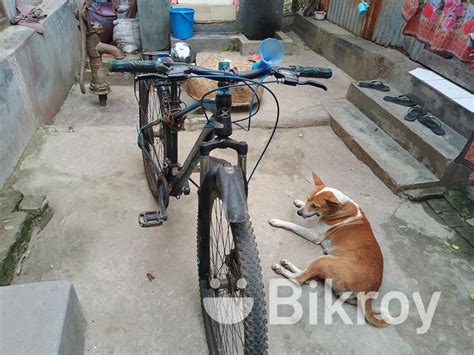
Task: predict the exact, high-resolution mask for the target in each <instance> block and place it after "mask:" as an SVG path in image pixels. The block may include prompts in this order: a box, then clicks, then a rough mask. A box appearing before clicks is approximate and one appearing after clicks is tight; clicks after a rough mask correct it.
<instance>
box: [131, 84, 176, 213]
mask: <svg viewBox="0 0 474 355" xmlns="http://www.w3.org/2000/svg"><path fill="white" fill-rule="evenodd" d="M160 90H167V88H160V87H157V86H154V85H153V81H152V80H141V81H140V82H139V83H138V107H139V109H138V114H139V125H140V128H141V127H143V126H145V125H147V124H150V123H152V122H155V121H156V120H158V119H161V120H162V119H163V112H161V110H162V105H161V98H162V94H161V92H160ZM168 137H169V128H168V127H167V126H166V124H165V123H164V122H163V121H161V123H159V124H157V125H154V126H152V127H149V128H145V129H144V131H143V142H144V147H143V149H145V150H146V151H147V152H148V153H149V154H150V155H151V157H152V160H153V162H151V161H150V158H149V157H147V153H145V152H144V151H143V150H142V160H143V166H144V169H145V176H146V180H147V183H148V187H149V189H150V191H151V193H152V195H153V197H154V198H155V200H156V201H157V202H158V203H159V202H160V201H159V191H160V189H165V191H164V193H165V207H168V204H169V196H168V191H166V180H165V179H166V176H167V170H166V169H167V168H166V158H167V156H168V155H167V150H166V141H167V139H169V138H168ZM152 164H154V165H155V167H156V168H158V170H160V171H161V176H158V174H157V172H156V169H155V167H153V166H152ZM160 167H161V168H160Z"/></svg>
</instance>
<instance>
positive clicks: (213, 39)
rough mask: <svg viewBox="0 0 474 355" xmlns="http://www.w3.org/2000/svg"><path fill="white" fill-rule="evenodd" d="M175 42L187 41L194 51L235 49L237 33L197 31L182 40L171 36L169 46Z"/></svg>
mask: <svg viewBox="0 0 474 355" xmlns="http://www.w3.org/2000/svg"><path fill="white" fill-rule="evenodd" d="M176 42H186V43H188V44H189V45H190V46H191V48H192V50H193V52H194V53H199V52H203V51H237V50H239V39H238V37H237V33H209V32H197V33H194V34H193V37H191V38H189V39H187V40H185V41H183V40H181V39H177V38H175V37H173V36H171V46H173V44H175V43H176Z"/></svg>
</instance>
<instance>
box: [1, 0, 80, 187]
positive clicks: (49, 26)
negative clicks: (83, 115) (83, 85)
mask: <svg viewBox="0 0 474 355" xmlns="http://www.w3.org/2000/svg"><path fill="white" fill-rule="evenodd" d="M42 7H43V9H44V11H45V12H46V13H47V14H48V17H47V18H46V19H45V20H44V26H45V29H46V32H45V34H43V35H40V34H37V33H36V32H35V31H34V30H33V29H30V28H26V27H22V26H9V27H7V28H6V29H5V30H3V31H2V32H0V43H1V44H2V45H1V46H0V188H1V187H2V186H3V185H4V183H5V181H6V179H7V178H8V177H9V175H10V174H11V173H12V171H13V169H14V167H15V165H16V163H17V162H18V160H19V159H20V157H21V155H22V154H23V151H24V149H25V147H26V145H27V144H28V142H29V140H30V138H31V136H32V134H33V132H34V131H35V130H36V128H37V127H38V126H39V125H40V124H44V123H50V122H51V121H52V119H53V117H54V115H55V114H56V112H57V111H58V110H59V108H60V107H61V105H62V103H63V101H64V99H65V98H66V96H67V93H68V92H69V89H70V88H71V86H72V84H73V83H74V80H75V75H76V73H77V72H78V68H79V61H80V46H79V44H80V37H79V31H78V29H77V21H76V19H75V18H74V15H73V11H74V9H75V7H76V2H75V0H44V1H43V4H42Z"/></svg>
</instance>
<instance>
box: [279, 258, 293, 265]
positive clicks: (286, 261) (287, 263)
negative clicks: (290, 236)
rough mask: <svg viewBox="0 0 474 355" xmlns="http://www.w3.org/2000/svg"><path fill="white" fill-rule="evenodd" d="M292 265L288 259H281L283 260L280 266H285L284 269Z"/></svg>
mask: <svg viewBox="0 0 474 355" xmlns="http://www.w3.org/2000/svg"><path fill="white" fill-rule="evenodd" d="M290 264H291V263H290V261H289V260H286V259H281V260H280V265H281V266H283V267H285V266H288V265H290Z"/></svg>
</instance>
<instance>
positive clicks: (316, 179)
mask: <svg viewBox="0 0 474 355" xmlns="http://www.w3.org/2000/svg"><path fill="white" fill-rule="evenodd" d="M311 174H312V175H313V180H314V184H315V185H316V186H324V182H323V180H321V178H320V177H319V176H318V174H316V173H315V172H314V171H313V172H312V173H311Z"/></svg>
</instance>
